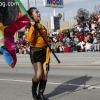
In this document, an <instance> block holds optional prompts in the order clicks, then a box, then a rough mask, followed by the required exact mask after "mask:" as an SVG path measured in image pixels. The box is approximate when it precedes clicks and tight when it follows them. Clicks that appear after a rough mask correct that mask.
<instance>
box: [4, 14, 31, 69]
mask: <svg viewBox="0 0 100 100" xmlns="http://www.w3.org/2000/svg"><path fill="white" fill-rule="evenodd" d="M29 22H30V20H29V18H28V16H27V15H24V16H22V17H20V18H18V19H17V20H15V21H14V22H12V23H11V24H10V25H9V26H8V27H7V28H5V30H4V44H5V47H6V48H7V50H8V51H9V52H10V54H11V56H12V58H13V60H14V62H13V63H12V64H11V65H10V66H11V67H12V68H14V66H15V65H16V62H17V57H16V51H15V43H14V34H15V32H17V31H18V30H20V29H21V28H23V27H24V26H26V25H27V24H28V23H29Z"/></svg>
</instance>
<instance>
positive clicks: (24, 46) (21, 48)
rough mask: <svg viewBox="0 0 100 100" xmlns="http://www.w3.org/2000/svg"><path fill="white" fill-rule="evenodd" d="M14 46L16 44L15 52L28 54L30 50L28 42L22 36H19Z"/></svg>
mask: <svg viewBox="0 0 100 100" xmlns="http://www.w3.org/2000/svg"><path fill="white" fill-rule="evenodd" d="M15 46H16V53H19V54H29V52H30V46H29V43H28V42H27V41H26V40H25V39H24V38H19V39H18V40H17V41H16V42H15Z"/></svg>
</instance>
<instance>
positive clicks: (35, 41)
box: [25, 23, 47, 47]
mask: <svg viewBox="0 0 100 100" xmlns="http://www.w3.org/2000/svg"><path fill="white" fill-rule="evenodd" d="M37 26H38V28H39V30H40V31H41V33H42V34H43V36H44V38H45V39H46V40H47V30H46V28H45V27H44V26H43V25H41V24H40V23H39V24H37ZM25 39H26V40H27V41H28V42H29V43H30V46H32V47H43V46H46V45H47V44H46V43H45V41H44V40H43V38H42V37H41V35H40V33H39V32H38V31H37V30H36V29H35V28H34V27H33V26H30V27H29V31H28V33H27V34H25Z"/></svg>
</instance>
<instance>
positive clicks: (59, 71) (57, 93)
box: [0, 52, 100, 100]
mask: <svg viewBox="0 0 100 100" xmlns="http://www.w3.org/2000/svg"><path fill="white" fill-rule="evenodd" d="M56 55H57V57H58V58H59V59H60V61H61V63H60V64H58V63H57V61H56V59H55V58H54V56H53V55H52V54H51V63H50V71H49V76H48V83H47V87H46V90H45V96H46V97H47V98H49V100H100V52H86V53H58V54H56ZM17 58H18V61H17V64H16V66H15V68H14V69H12V68H11V67H10V66H8V65H7V64H6V63H5V61H4V59H3V56H2V55H0V100H33V99H32V95H31V79H32V77H33V75H34V70H33V68H32V65H31V63H30V58H29V55H17Z"/></svg>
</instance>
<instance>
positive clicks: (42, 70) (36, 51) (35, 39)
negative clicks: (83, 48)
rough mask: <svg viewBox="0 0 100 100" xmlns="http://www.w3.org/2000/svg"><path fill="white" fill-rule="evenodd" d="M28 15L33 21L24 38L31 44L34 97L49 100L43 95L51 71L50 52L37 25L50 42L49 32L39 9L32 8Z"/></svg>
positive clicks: (38, 99)
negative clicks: (41, 21)
mask: <svg viewBox="0 0 100 100" xmlns="http://www.w3.org/2000/svg"><path fill="white" fill-rule="evenodd" d="M28 13H29V15H30V16H31V18H32V19H33V20H32V21H31V22H30V25H28V26H26V28H27V29H28V32H27V33H26V34H25V36H24V37H25V39H26V40H27V41H28V42H29V43H30V59H31V63H32V65H33V68H34V72H35V75H34V77H33V78H32V96H33V99H34V100H48V99H47V98H45V97H44V95H43V93H44V90H45V87H46V83H47V77H48V71H49V59H50V56H49V55H50V52H49V51H50V50H49V48H48V46H47V44H46V43H45V41H44V40H43V38H42V37H41V35H40V33H39V32H38V31H37V30H36V28H35V24H36V25H37V26H38V28H39V31H41V33H42V35H43V36H44V38H45V39H46V41H47V40H48V37H47V30H46V28H45V27H44V26H43V25H41V24H40V23H39V22H40V20H41V17H40V13H39V11H38V10H37V8H35V7H31V8H30V9H29V10H28ZM37 87H38V93H37Z"/></svg>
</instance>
